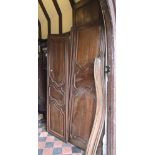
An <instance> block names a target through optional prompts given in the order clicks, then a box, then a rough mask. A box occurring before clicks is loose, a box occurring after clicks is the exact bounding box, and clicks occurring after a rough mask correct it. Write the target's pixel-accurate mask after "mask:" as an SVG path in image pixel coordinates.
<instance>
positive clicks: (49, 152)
mask: <svg viewBox="0 0 155 155" xmlns="http://www.w3.org/2000/svg"><path fill="white" fill-rule="evenodd" d="M43 155H53V149H52V148H45V149H44V150H43Z"/></svg>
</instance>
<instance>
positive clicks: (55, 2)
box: [52, 0, 62, 34]
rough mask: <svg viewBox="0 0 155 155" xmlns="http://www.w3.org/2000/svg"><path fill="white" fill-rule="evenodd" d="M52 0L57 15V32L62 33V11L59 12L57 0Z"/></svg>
mask: <svg viewBox="0 0 155 155" xmlns="http://www.w3.org/2000/svg"><path fill="white" fill-rule="evenodd" d="M52 1H53V4H54V6H55V9H56V11H57V13H58V15H59V33H60V34H62V13H61V9H60V7H59V5H58V2H57V0H52Z"/></svg>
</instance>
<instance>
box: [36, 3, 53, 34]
mask: <svg viewBox="0 0 155 155" xmlns="http://www.w3.org/2000/svg"><path fill="white" fill-rule="evenodd" d="M38 1H39V4H40V7H41V9H42V11H43V13H44V15H45V17H46V19H47V24H48V36H49V35H50V34H51V19H50V17H49V15H48V13H47V11H46V8H45V6H44V4H43V2H42V0H38Z"/></svg>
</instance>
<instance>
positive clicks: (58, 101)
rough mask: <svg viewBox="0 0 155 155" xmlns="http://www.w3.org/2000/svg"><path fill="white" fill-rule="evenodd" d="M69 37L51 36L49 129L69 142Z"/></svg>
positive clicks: (49, 54) (49, 47)
mask: <svg viewBox="0 0 155 155" xmlns="http://www.w3.org/2000/svg"><path fill="white" fill-rule="evenodd" d="M68 49H69V35H68V34H64V35H51V36H50V38H49V41H48V52H49V53H48V105H47V129H48V131H49V132H50V133H52V134H53V135H55V136H57V137H58V138H60V139H62V140H65V141H67V139H68V135H67V128H68V91H69V88H68V68H69V66H68Z"/></svg>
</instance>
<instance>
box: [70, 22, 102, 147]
mask: <svg viewBox="0 0 155 155" xmlns="http://www.w3.org/2000/svg"><path fill="white" fill-rule="evenodd" d="M73 33H74V43H75V44H74V48H73V49H72V50H73V60H72V77H71V78H72V79H71V81H72V82H71V91H70V106H71V108H70V114H69V115H70V131H69V141H70V142H71V143H72V144H74V145H76V146H78V147H80V148H82V149H86V146H87V143H88V140H89V136H90V133H91V130H92V125H93V121H94V116H95V110H96V93H95V83H94V60H95V58H96V57H98V56H99V45H100V26H99V25H95V26H86V27H80V28H79V27H78V28H75V29H74V32H73Z"/></svg>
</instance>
